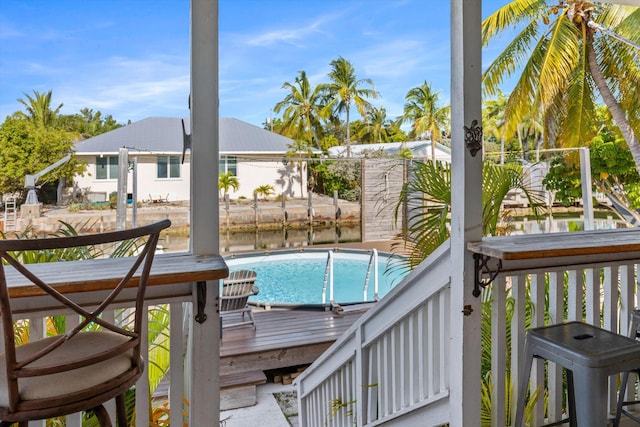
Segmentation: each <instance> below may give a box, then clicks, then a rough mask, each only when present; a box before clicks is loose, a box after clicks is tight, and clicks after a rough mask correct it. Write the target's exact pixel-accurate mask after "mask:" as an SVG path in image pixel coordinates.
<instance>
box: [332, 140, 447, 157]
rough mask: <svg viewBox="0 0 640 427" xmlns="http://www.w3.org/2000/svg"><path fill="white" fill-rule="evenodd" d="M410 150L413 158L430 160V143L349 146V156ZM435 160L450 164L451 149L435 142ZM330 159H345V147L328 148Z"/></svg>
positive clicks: (411, 142)
mask: <svg viewBox="0 0 640 427" xmlns="http://www.w3.org/2000/svg"><path fill="white" fill-rule="evenodd" d="M405 148H408V149H409V150H411V153H412V155H413V157H415V158H431V154H432V153H431V141H409V142H385V143H382V144H357V145H351V155H352V156H353V157H365V156H367V155H369V156H371V155H372V154H375V153H376V152H383V153H385V154H387V155H390V156H393V155H396V154H398V153H400V152H401V151H402V150H403V149H405ZM435 154H436V160H442V161H445V162H451V148H449V147H447V146H446V145H443V144H440V143H438V142H436V146H435ZM329 156H330V157H346V156H347V147H346V146H344V145H339V146H336V147H331V148H329Z"/></svg>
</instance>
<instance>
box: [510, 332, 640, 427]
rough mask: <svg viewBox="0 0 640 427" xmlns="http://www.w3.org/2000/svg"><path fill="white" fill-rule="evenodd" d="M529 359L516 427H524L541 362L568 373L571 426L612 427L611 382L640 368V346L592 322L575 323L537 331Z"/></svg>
mask: <svg viewBox="0 0 640 427" xmlns="http://www.w3.org/2000/svg"><path fill="white" fill-rule="evenodd" d="M524 357H525V359H524V363H525V365H524V369H523V371H522V377H521V378H520V387H519V390H518V406H517V409H516V423H515V426H517V427H520V426H522V423H523V418H524V407H525V398H526V395H527V389H528V385H529V384H528V383H529V374H530V372H531V363H532V362H533V358H534V357H539V358H542V359H546V360H549V361H551V362H554V363H556V364H558V365H560V366H562V367H564V368H565V369H566V370H567V380H568V386H569V417H570V425H571V426H572V427H575V426H580V427H602V426H606V425H607V380H608V377H609V375H613V374H616V373H618V372H623V371H631V370H634V369H636V368H639V367H640V343H639V342H637V341H635V340H633V339H631V338H629V337H625V336H622V335H618V334H614V333H612V332H609V331H606V330H604V329H600V328H597V327H595V326H592V325H588V324H586V323H581V322H569V323H563V324H558V325H552V326H546V327H542V328H536V329H531V330H530V331H529V332H528V333H527V338H526V344H525V354H524Z"/></svg>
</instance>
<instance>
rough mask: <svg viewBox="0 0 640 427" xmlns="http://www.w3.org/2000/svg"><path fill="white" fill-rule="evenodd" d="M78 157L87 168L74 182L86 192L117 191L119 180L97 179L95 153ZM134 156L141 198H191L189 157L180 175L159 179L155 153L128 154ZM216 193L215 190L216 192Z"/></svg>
mask: <svg viewBox="0 0 640 427" xmlns="http://www.w3.org/2000/svg"><path fill="white" fill-rule="evenodd" d="M77 157H78V159H80V160H84V161H86V162H87V169H86V172H85V174H84V176H78V175H76V177H75V179H74V182H75V184H76V185H77V186H78V187H79V188H80V189H81V190H82V191H83V192H86V191H91V192H102V193H106V195H107V198H108V197H109V194H110V193H112V192H114V191H117V190H118V180H117V179H96V165H95V156H82V155H78V156H77ZM134 157H137V159H138V200H139V201H142V200H148V199H149V198H150V195H154V196H158V195H159V196H161V197H162V198H165V197H167V195H169V201H176V200H189V187H190V185H189V184H190V183H189V176H190V164H189V161H188V160H189V156H187V159H185V162H184V164H182V165H180V178H168V179H158V178H157V160H156V156H140V155H135V156H134V155H132V154H129V160H132V159H133V158H134ZM132 191H133V172H132V171H129V178H128V183H127V192H129V193H131V192H132ZM213 194H215V193H213Z"/></svg>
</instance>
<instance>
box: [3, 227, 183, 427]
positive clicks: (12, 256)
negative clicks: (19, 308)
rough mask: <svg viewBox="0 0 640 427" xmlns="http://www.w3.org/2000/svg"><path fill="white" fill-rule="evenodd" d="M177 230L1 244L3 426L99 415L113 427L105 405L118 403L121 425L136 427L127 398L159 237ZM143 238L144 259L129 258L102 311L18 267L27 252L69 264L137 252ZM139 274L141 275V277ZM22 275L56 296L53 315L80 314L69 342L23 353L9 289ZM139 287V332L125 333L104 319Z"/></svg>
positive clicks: (37, 344) (135, 374) (47, 342)
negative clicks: (92, 254)
mask: <svg viewBox="0 0 640 427" xmlns="http://www.w3.org/2000/svg"><path fill="white" fill-rule="evenodd" d="M170 225H171V222H170V221H168V220H165V221H161V222H158V223H155V224H152V225H148V226H144V227H139V228H135V229H131V230H124V231H116V232H108V233H101V234H93V235H84V236H70V237H59V238H46V239H23V240H0V260H1V261H2V262H0V320H1V321H2V328H3V331H4V351H5V352H4V354H2V355H1V356H0V426H10V425H11V424H12V423H15V422H18V423H19V426H20V427H26V426H27V424H28V421H29V420H41V419H47V418H52V417H58V416H63V415H67V414H71V413H75V412H80V411H93V412H94V413H95V414H96V416H97V418H98V420H99V421H100V425H101V426H103V427H106V426H111V420H110V417H109V415H108V413H107V411H106V410H105V408H104V407H103V403H104V402H106V401H108V400H111V399H114V398H115V400H116V409H117V418H118V424H119V425H120V426H127V425H129V424H128V423H127V420H126V413H125V406H124V393H125V391H127V390H128V389H129V388H130V387H131V386H132V385H133V384H134V383H135V382H136V380H137V379H138V378H139V377H140V375H141V374H142V372H143V369H144V362H143V360H142V357H141V354H140V348H141V347H140V345H141V340H140V337H141V329H142V319H143V316H146V314H147V312H146V310H145V309H144V307H143V302H144V294H145V289H146V285H147V279H148V276H149V272H150V269H151V264H152V262H153V257H154V253H155V250H156V245H157V243H158V238H159V235H160V232H161V231H162V230H163V229H165V228H167V227H169V226H170ZM141 238H143V239H144V238H146V243H145V244H144V246H143V247H141V248H140V249H141V250H140V251H139V253H138V254H137V255H136V256H134V257H126V258H122V262H123V263H127V264H126V265H127V268H128V267H129V265H130V268H129V271H128V273H127V274H126V275H125V276H124V277H123V278H122V279H121V280H120V282H119V283H117V284H114V286H113V288H112V289H109V290H107V291H106V294H107V295H106V297H105V298H104V300H103V301H102V302H101V303H99V305H98V306H97V307H95V306H93V307H84V306H82V305H81V304H79V303H77V302H75V301H74V295H73V294H62V293H60V292H58V290H56V289H55V288H54V287H52V286H50V285H48V284H47V283H46V278H45V277H43V278H40V277H38V275H37V271H38V269H37V265H36V266H34V265H33V264H26V265H23V264H21V263H20V262H19V261H17V259H16V256H18V255H19V254H20V253H21V252H22V251H42V252H43V253H45V252H46V253H51V254H58V255H60V254H62V255H60V257H61V258H64V257H63V254H64V253H69V252H73V253H75V254H76V255H77V254H78V253H81V252H83V251H84V250H85V249H84V248H87V247H101V246H96V245H108V244H119V243H120V242H129V244H132V243H130V242H134V241H135V242H138V240H137V239H141ZM135 244H137V243H133V244H132V246H131V248H133V247H135ZM76 259H77V256H76ZM119 260H120V259H118V261H119ZM102 261H108V262H110V261H112V260H93V259H92V260H84V261H70V262H69V264H68V265H69V267H68V268H73V270H74V271H78V270H77V269H84V270H83V271H84V272H86V271H87V269H95V270H96V277H98V276H99V275H100V271H101V270H102V269H103V268H102V267H101V266H100V265H101V262H102ZM3 263H6V264H8V265H3ZM59 264H60V268H65V265H64V264H65V262H60V263H59ZM139 269H140V272H139V273H136V271H137V270H139ZM88 271H91V270H88ZM20 275H22V276H24V277H26V278H27V279H28V280H29V281H31V282H32V283H33V284H34V286H37V287H39V288H40V290H42V291H43V292H44V293H46V294H48V295H50V297H51V302H52V309H55V311H56V312H58V311H59V310H64V311H65V312H68V311H71V312H74V313H77V314H78V315H79V317H80V319H81V320H80V321H79V323H78V325H77V326H75V327H73V328H68V329H69V330H67V331H66V332H65V333H64V334H62V335H57V336H52V337H48V338H44V339H39V340H35V341H31V342H29V343H26V344H22V345H16V343H15V335H14V329H13V328H14V321H13V315H12V311H11V298H10V297H9V295H10V289H11V283H7V282H8V280H10V279H11V278H15V277H19V276H20ZM136 284H137V289H136V290H135V291H134V294H133V295H135V320H134V324H133V327H132V328H125V327H123V326H119V325H117V324H116V322H110V321H108V320H106V319H107V318H108V317H109V316H102V313H103V312H104V311H105V310H106V309H107V308H108V307H109V305H110V304H111V303H112V302H113V300H114V299H115V298H116V297H117V296H118V294H120V292H121V291H122V290H123V289H124V288H125V287H127V286H135V285H136ZM43 298H44V297H43ZM53 304H55V305H53ZM88 326H90V328H88ZM96 326H99V327H100V328H96ZM88 329H91V330H92V331H88ZM96 329H98V330H96Z"/></svg>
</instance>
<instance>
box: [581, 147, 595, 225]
mask: <svg viewBox="0 0 640 427" xmlns="http://www.w3.org/2000/svg"><path fill="white" fill-rule="evenodd" d="M580 183H581V184H582V209H583V215H584V229H585V231H587V230H593V229H594V221H593V191H592V190H591V157H590V153H589V148H587V147H582V148H580Z"/></svg>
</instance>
